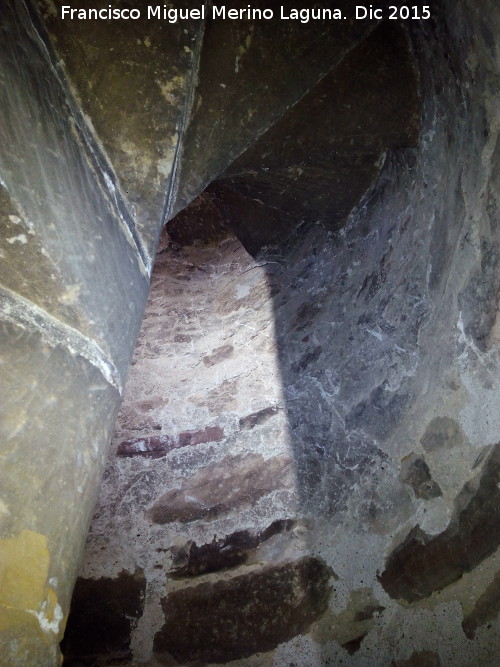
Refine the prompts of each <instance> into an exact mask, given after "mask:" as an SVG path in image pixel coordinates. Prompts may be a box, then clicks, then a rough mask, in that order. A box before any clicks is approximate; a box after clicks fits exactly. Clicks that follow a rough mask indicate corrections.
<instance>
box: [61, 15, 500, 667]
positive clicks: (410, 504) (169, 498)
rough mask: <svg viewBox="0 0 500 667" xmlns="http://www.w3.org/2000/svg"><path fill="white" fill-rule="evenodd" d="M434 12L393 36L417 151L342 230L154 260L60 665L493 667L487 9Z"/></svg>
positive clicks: (396, 154)
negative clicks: (90, 637) (417, 113)
mask: <svg viewBox="0 0 500 667" xmlns="http://www.w3.org/2000/svg"><path fill="white" fill-rule="evenodd" d="M436 14H437V15H436V20H434V21H431V22H429V23H422V24H420V25H417V26H416V25H413V26H412V28H411V30H410V36H411V42H412V50H413V53H414V55H415V58H416V61H417V63H418V72H419V81H420V94H421V99H422V107H421V113H422V126H421V131H420V138H419V142H418V147H417V148H415V149H410V148H405V149H397V148H393V149H391V150H389V151H387V152H386V154H385V156H384V162H383V166H382V169H381V171H380V173H379V175H378V177H377V180H376V182H375V183H374V184H373V186H372V187H371V188H370V189H369V190H368V192H367V193H366V194H365V196H364V197H363V199H362V201H361V203H360V204H359V205H358V206H357V207H356V208H355V209H354V210H353V211H352V213H351V215H350V216H349V219H348V221H347V224H346V225H345V227H344V228H343V229H342V230H341V231H339V232H332V231H327V230H326V229H325V228H324V226H322V225H310V226H307V225H306V226H304V228H302V229H299V231H298V232H296V234H295V237H293V236H292V239H291V241H290V242H289V244H288V245H286V246H284V247H282V248H280V249H279V250H278V249H267V250H264V251H263V252H260V253H257V254H256V257H255V259H252V258H251V257H250V256H249V255H247V254H246V253H245V251H244V250H243V248H242V247H241V245H239V243H238V240H237V239H235V238H234V237H232V236H229V237H228V238H225V239H224V233H223V232H221V230H220V228H218V233H219V234H221V235H222V236H221V238H219V240H218V242H217V243H214V244H213V245H212V247H210V245H208V246H203V243H205V242H206V238H205V239H204V240H203V243H202V239H201V238H200V241H199V242H198V244H197V243H194V244H191V245H189V243H187V241H186V240H185V239H184V247H178V246H176V245H175V243H172V242H170V244H168V239H167V240H165V243H164V245H163V246H161V252H160V254H159V255H158V257H157V264H156V268H155V273H154V279H153V284H152V291H151V294H150V300H149V305H148V308H147V315H146V319H145V321H144V324H143V329H142V332H141V335H140V337H139V342H138V345H137V347H136V351H135V356H134V365H133V368H132V371H131V374H130V377H129V380H128V385H127V394H126V398H125V401H124V404H123V406H122V409H121V413H120V416H119V418H118V422H117V426H116V430H115V435H114V438H113V447H112V453H111V457H110V461H109V463H108V468H107V473H106V476H105V481H104V485H103V488H102V491H101V498H100V502H99V504H98V508H97V511H96V514H95V516H94V521H93V524H92V529H91V532H90V535H89V539H88V542H87V547H86V552H85V560H84V565H83V569H82V572H81V579H79V583H78V584H77V589H76V591H77V592H76V595H75V602H74V604H75V607H74V609H75V611H74V614H75V615H74V617H73V618H74V620H73V622H71V621H70V628H71V631H70V634H68V635H67V640H66V641H67V650H68V656H71V655H72V656H73V659H74V660H75V661H76V660H77V659H80V660H82V659H83V658H84V656H86V659H87V660H89V661H90V662H92V660H95V659H96V656H97V659H98V660H101V661H102V662H103V663H105V662H106V660H108V659H111V657H112V658H114V659H117V660H118V661H122V663H123V664H135V662H140V663H141V664H142V663H144V664H151V665H153V664H172V665H175V664H179V665H186V664H200V662H201V663H203V664H226V663H230V664H235V665H236V664H238V665H240V664H245V665H255V666H256V665H275V666H281V665H290V664H300V665H311V666H313V665H314V666H316V665H329V664H331V665H338V664H344V663H345V664H353V665H389V664H395V665H439V664H442V665H464V666H465V665H472V664H481V665H493V664H495V661H496V655H497V653H498V645H499V641H498V640H499V636H498V618H497V616H496V614H497V611H498V555H497V547H498V535H499V534H500V531H499V530H498V528H499V523H498V522H499V511H500V507H499V502H500V499H499V495H498V479H499V477H498V475H499V446H498V444H497V442H498V439H499V438H498V433H499V423H498V414H499V411H498V408H499V399H498V380H499V369H498V334H497V331H496V329H497V305H498V284H499V282H498V220H499V217H498V176H497V174H498V99H497V97H496V96H497V92H498V50H497V46H496V45H495V35H498V34H499V31H498V11H497V10H496V9H495V7H494V6H493V3H488V2H484V3H479V4H478V3H472V2H471V3H468V2H462V3H458V4H457V3H447V2H443V3H441V4H440V6H439V7H438V8H437V9H436ZM318 131H321V130H320V129H319V130H318ZM212 201H216V200H215V199H214V198H213V197H212ZM199 206H200V207H201V206H202V202H201V203H200V204H199ZM235 210H236V211H237V209H234V208H233V209H232V213H233V218H232V220H231V222H232V223H233V224H232V226H233V228H236V229H238V226H239V228H240V229H241V228H242V226H243V225H244V224H245V223H244V221H245V220H247V221H248V219H249V217H251V216H248V214H247V213H246V211H244V210H241V220H240V221H235V219H234V215H235ZM200 211H201V209H200V208H198V209H197V213H196V215H198V216H200V215H206V214H205V213H202V212H200ZM286 213H287V214H288V211H286ZM204 219H208V218H204ZM187 221H188V220H187V219H186V222H187ZM242 221H243V222H242ZM168 230H169V226H168V225H167V233H168ZM228 233H229V232H228ZM243 236H244V235H243ZM103 586H106V587H109V589H108V588H106V590H109V591H112V593H109V595H107V598H106V599H107V600H108V603H107V604H106V605H105V606H104V607H102V606H101V607H100V609H101V612H102V617H99V616H96V615H95V613H94V611H93V610H95V608H96V601H97V600H100V599H101V597H100V596H99V591H100V590H101V589H102V587H103ZM131 586H133V590H134V596H135V597H134V600H135V602H134V604H135V607H134V613H129V612H127V619H128V620H127V623H126V624H125V623H123V622H122V621H121V619H122V618H123V613H124V612H123V608H121V607H120V603H119V600H120V596H121V595H122V593H121V591H123V590H127V587H131ZM110 599H113V600H116V601H118V602H116V604H115V603H110V602H109V600H110ZM87 622H88V623H90V624H92V623H95V624H96V625H100V624H108V626H109V627H110V628H111V632H112V633H113V640H112V642H111V643H110V644H109V645H108V646H109V647H110V648H109V653H108V654H106V651H105V650H104V649H103V644H102V643H100V641H99V640H97V641H96V644H95V645H93V647H92V649H91V650H90V649H89V650H87V649H85V648H84V647H83V644H82V641H84V640H83V639H82V637H84V636H85V634H83V635H81V634H79V633H80V631H81V628H82V627H87V626H85V623H87ZM91 627H94V626H91ZM87 648H88V644H87ZM134 661H135V662H134ZM75 664H76V662H75ZM78 664H79V663H78Z"/></svg>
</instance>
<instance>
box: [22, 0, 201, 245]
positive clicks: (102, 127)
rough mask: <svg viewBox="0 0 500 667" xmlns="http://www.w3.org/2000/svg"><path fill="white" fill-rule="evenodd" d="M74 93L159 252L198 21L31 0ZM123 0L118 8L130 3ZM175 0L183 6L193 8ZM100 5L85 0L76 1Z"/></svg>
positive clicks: (122, 192) (143, 232) (141, 231)
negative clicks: (91, 12) (86, 12)
mask: <svg viewBox="0 0 500 667" xmlns="http://www.w3.org/2000/svg"><path fill="white" fill-rule="evenodd" d="M34 4H35V6H36V7H37V9H38V11H39V14H40V17H41V19H42V20H43V25H44V27H45V29H46V30H47V31H48V34H49V36H50V39H51V44H52V47H53V48H55V51H56V53H57V56H58V58H59V59H60V62H61V63H62V66H63V68H64V71H65V73H66V75H67V77H68V79H69V83H70V86H71V88H72V90H73V93H74V95H75V97H76V100H77V102H78V104H79V106H80V108H81V110H82V112H83V113H84V114H85V117H86V121H87V123H89V124H90V128H91V131H93V132H94V133H95V135H96V137H97V139H98V142H99V143H100V144H101V146H102V148H103V150H104V151H105V153H106V155H107V156H109V159H110V161H111V165H112V169H113V171H114V174H112V178H114V179H115V187H116V189H117V191H118V192H117V195H118V196H119V197H123V199H124V200H125V201H126V202H127V204H128V206H129V207H130V208H131V211H132V217H133V224H134V226H135V228H136V229H137V233H138V235H139V237H140V239H141V242H142V243H143V245H144V249H145V251H146V252H147V254H148V256H149V255H151V256H153V257H154V253H155V248H156V243H157V238H158V232H159V229H160V224H161V222H162V215H163V207H164V204H165V199H166V194H167V191H168V187H169V182H170V176H171V172H172V167H173V164H174V160H175V153H176V150H177V145H178V140H179V130H180V128H181V126H182V118H183V115H184V113H185V106H186V103H187V99H186V98H187V94H188V90H189V85H190V82H191V74H190V71H191V69H192V68H193V67H194V66H196V58H197V55H196V51H197V46H196V44H197V39H198V37H199V35H200V32H201V30H202V26H201V21H199V20H192V21H179V22H177V23H175V24H172V23H168V22H166V21H163V20H161V19H150V20H148V19H147V15H146V8H145V7H144V8H143V12H142V17H141V19H139V20H131V21H106V20H98V21H95V20H77V19H73V20H71V19H68V18H65V19H64V20H62V19H61V15H60V11H59V6H57V5H55V4H54V3H53V2H52V1H51V0H34ZM128 6H129V3H128V2H126V0H119V1H118V2H116V3H115V4H113V7H114V8H117V9H118V8H119V9H121V8H123V7H125V8H126V7H128ZM190 6H191V5H190V3H189V2H177V3H176V8H177V9H178V10H185V9H186V8H187V7H190ZM92 7H94V8H95V7H96V3H95V2H94V1H93V0H83V1H82V2H80V3H79V5H78V8H80V9H89V8H92Z"/></svg>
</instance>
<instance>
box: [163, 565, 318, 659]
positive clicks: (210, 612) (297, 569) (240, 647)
mask: <svg viewBox="0 0 500 667" xmlns="http://www.w3.org/2000/svg"><path fill="white" fill-rule="evenodd" d="M330 575H331V572H330V570H329V568H328V567H327V566H326V565H325V563H323V562H322V561H321V560H318V559H315V558H302V559H301V560H299V561H295V562H292V563H286V564H284V565H279V566H275V567H271V568H265V569H263V570H261V571H255V572H252V573H250V574H245V575H242V576H239V577H235V578H233V579H231V580H230V581H228V582H225V581H220V582H217V583H215V584H209V583H206V584H200V585H199V586H194V587H190V588H186V589H184V590H182V591H177V592H174V593H171V594H170V595H169V596H168V597H166V598H164V599H162V609H163V612H164V614H165V618H166V623H165V625H164V626H163V628H162V629H161V631H160V632H159V633H158V634H157V635H156V636H155V643H154V651H155V653H156V654H160V655H161V654H163V653H167V654H170V655H172V656H173V657H174V658H175V659H176V660H177V661H179V662H181V663H182V662H191V661H195V660H198V661H204V662H217V663H226V662H229V661H231V660H236V659H238V658H245V657H247V656H250V655H253V654H255V653H257V652H265V651H268V650H269V649H272V648H274V647H275V646H277V645H278V644H280V643H281V642H283V641H286V640H287V639H291V638H292V637H294V636H295V635H297V634H299V633H302V632H304V631H306V630H307V628H308V627H309V626H310V625H311V623H313V622H314V621H315V620H317V619H318V618H319V617H320V616H321V614H322V613H323V612H324V611H325V610H326V608H327V604H328V597H329V593H330V586H329V579H330ZM263 609H266V618H267V622H266V623H262V610H263Z"/></svg>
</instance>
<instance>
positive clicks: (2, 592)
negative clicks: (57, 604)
mask: <svg viewBox="0 0 500 667" xmlns="http://www.w3.org/2000/svg"><path fill="white" fill-rule="evenodd" d="M48 571H49V551H48V548H47V537H46V536H45V535H41V534H40V533H36V532H34V531H32V530H23V531H22V532H21V533H19V534H18V535H16V536H15V537H12V538H6V539H3V540H0V605H2V606H4V607H13V608H15V609H25V610H37V609H38V608H39V607H40V605H41V604H42V603H43V602H44V600H45V597H46V593H45V590H46V589H45V587H46V583H47V576H48Z"/></svg>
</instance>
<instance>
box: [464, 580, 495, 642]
mask: <svg viewBox="0 0 500 667" xmlns="http://www.w3.org/2000/svg"><path fill="white" fill-rule="evenodd" d="M499 612H500V573H498V572H497V574H496V575H495V578H494V580H493V581H492V582H491V584H490V585H489V586H488V588H487V589H486V590H485V591H484V593H483V594H482V595H481V596H480V597H479V599H478V600H477V602H476V604H475V605H474V609H473V610H472V611H471V612H470V614H468V615H467V616H466V618H464V621H463V623H462V628H463V629H464V632H465V634H466V635H467V637H468V638H469V639H474V637H475V636H476V630H477V629H478V628H479V627H480V626H481V625H484V624H485V623H487V622H488V621H491V620H493V619H494V618H495V616H497V615H498V613H499Z"/></svg>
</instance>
